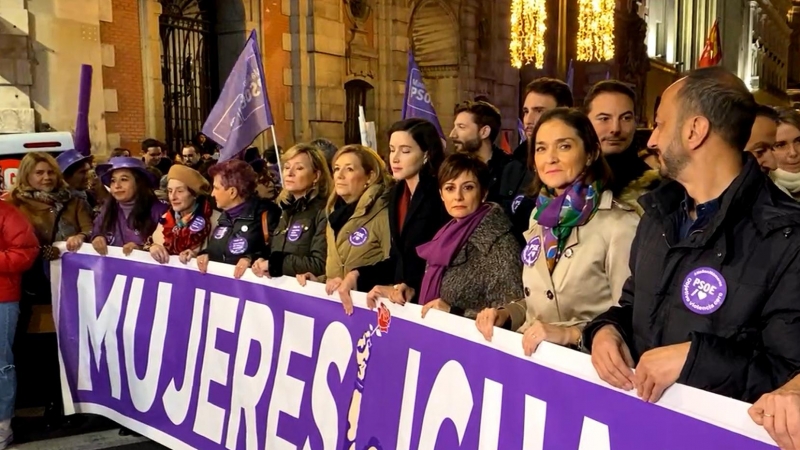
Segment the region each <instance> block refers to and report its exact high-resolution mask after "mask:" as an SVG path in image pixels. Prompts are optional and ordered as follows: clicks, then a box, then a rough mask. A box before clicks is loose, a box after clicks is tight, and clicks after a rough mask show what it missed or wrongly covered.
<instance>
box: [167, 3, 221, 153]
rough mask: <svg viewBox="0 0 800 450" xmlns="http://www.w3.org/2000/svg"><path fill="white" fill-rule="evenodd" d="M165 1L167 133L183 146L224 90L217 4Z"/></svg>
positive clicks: (172, 142)
mask: <svg viewBox="0 0 800 450" xmlns="http://www.w3.org/2000/svg"><path fill="white" fill-rule="evenodd" d="M160 3H161V15H160V17H159V33H160V37H161V81H162V83H163V85H164V122H165V135H166V136H165V137H166V141H167V145H168V147H169V148H170V149H171V150H173V151H175V152H179V151H180V146H182V145H183V144H184V143H186V142H189V141H190V140H191V139H192V137H193V136H194V135H195V134H196V133H198V132H199V131H200V130H201V129H202V127H203V122H204V121H205V119H206V117H208V113H209V112H210V111H211V108H212V107H213V106H214V103H213V102H214V101H215V100H216V98H217V95H218V93H219V89H218V86H219V72H218V63H217V49H216V36H215V34H214V24H215V17H214V13H215V5H214V2H213V1H210V0H160Z"/></svg>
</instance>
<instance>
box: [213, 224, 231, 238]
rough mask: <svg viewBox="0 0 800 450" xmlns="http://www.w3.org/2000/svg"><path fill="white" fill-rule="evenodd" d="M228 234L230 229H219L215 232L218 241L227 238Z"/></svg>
mask: <svg viewBox="0 0 800 450" xmlns="http://www.w3.org/2000/svg"><path fill="white" fill-rule="evenodd" d="M227 232H228V227H217V229H216V230H214V239H217V240H219V239H222V238H223V237H225V233H227Z"/></svg>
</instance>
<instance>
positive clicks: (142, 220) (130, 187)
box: [92, 156, 169, 255]
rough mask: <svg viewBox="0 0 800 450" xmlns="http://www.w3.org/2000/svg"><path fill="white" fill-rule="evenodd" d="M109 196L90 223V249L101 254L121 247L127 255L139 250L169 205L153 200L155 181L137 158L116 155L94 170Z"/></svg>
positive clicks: (154, 196) (156, 185)
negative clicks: (92, 227)
mask: <svg viewBox="0 0 800 450" xmlns="http://www.w3.org/2000/svg"><path fill="white" fill-rule="evenodd" d="M95 171H96V172H97V177H98V178H100V181H102V182H103V184H104V185H105V186H107V187H108V189H109V192H110V193H111V197H110V198H109V199H108V200H107V201H106V203H105V204H104V205H103V208H102V210H101V211H100V214H99V215H98V216H97V218H96V219H95V220H94V229H93V231H92V247H94V249H95V251H97V253H100V254H101V255H105V254H107V253H108V246H109V245H110V246H112V247H122V251H123V252H124V253H125V254H126V255H129V254H130V253H131V252H132V251H133V250H136V249H141V248H142V246H143V245H144V243H145V242H147V240H148V239H149V238H150V236H152V234H153V232H154V231H155V229H156V226H158V220H159V219H160V218H161V216H162V215H163V214H164V213H165V212H167V210H168V209H169V206H167V205H165V204H164V203H161V202H160V201H158V199H157V198H156V195H155V193H154V192H153V190H154V189H155V188H156V187H158V181H157V180H156V179H155V178H154V177H153V175H152V174H151V173H150V172H148V170H147V167H145V164H144V162H142V161H141V160H140V159H138V158H129V157H124V156H119V157H115V158H111V159H110V160H109V161H108V163H105V164H100V165H98V166H97V169H95Z"/></svg>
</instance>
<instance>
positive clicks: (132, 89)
mask: <svg viewBox="0 0 800 450" xmlns="http://www.w3.org/2000/svg"><path fill="white" fill-rule="evenodd" d="M111 4H112V17H113V20H112V21H111V22H101V23H100V41H101V42H102V43H103V44H106V45H112V46H113V47H114V51H113V53H114V64H113V67H103V86H104V88H105V89H106V90H116V97H117V111H115V112H111V111H109V112H106V130H107V132H108V134H109V144H110V145H115V143H114V139H113V137H114V135H119V141H120V145H121V146H122V147H125V148H128V149H130V150H132V151H134V152H138V151H139V150H140V142H141V141H142V139H144V138H145V137H146V136H145V110H144V87H143V79H142V77H143V75H142V50H141V42H142V41H141V37H140V27H139V6H138V0H112V1H111ZM112 149H113V148H112Z"/></svg>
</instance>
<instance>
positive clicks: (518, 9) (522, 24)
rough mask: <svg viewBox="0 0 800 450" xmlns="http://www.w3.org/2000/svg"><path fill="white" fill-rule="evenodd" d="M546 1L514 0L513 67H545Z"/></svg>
mask: <svg viewBox="0 0 800 450" xmlns="http://www.w3.org/2000/svg"><path fill="white" fill-rule="evenodd" d="M545 3H546V0H513V1H512V3H511V44H509V50H510V52H511V65H512V66H514V67H516V68H517V69H519V68H521V67H522V66H523V65H524V64H531V63H533V65H534V66H535V67H536V68H537V69H541V68H542V67H544V50H545V42H544V32H545V30H547V26H546V25H545V21H546V20H547V11H546V8H545Z"/></svg>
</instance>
